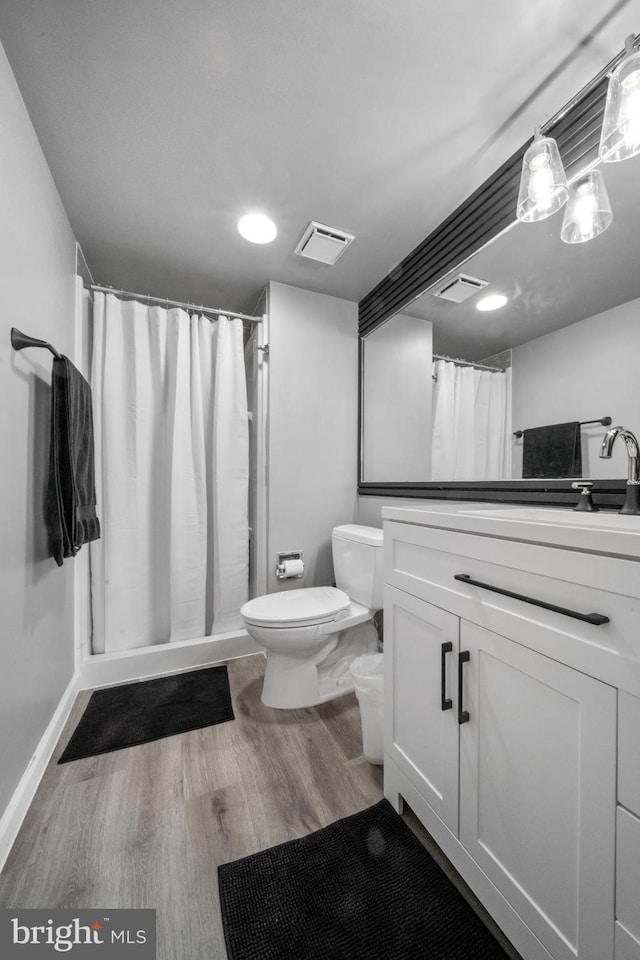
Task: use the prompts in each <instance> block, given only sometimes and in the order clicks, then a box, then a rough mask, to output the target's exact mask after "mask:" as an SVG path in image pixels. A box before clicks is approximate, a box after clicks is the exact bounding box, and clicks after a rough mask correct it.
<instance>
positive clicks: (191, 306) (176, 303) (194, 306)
mask: <svg viewBox="0 0 640 960" xmlns="http://www.w3.org/2000/svg"><path fill="white" fill-rule="evenodd" d="M86 289H88V290H95V291H96V292H97V293H112V294H113V295H114V296H116V297H117V296H121V297H132V298H133V299H134V300H146V301H147V303H149V302H150V301H151V300H153V302H154V303H164V304H166V305H167V306H169V305H171V306H172V307H185V308H186V309H187V310H200V312H201V313H215V314H218V315H220V316H224V317H233V318H234V319H237V320H247V321H248V322H249V323H259V322H260V321H261V320H262V317H251V316H249V315H248V314H246V313H238V312H237V311H236V310H218V309H217V308H215V307H203V306H202V304H201V303H193V302H191V301H190V302H189V303H183V302H182V301H181V300H170V299H169V298H168V297H151V296H149V294H147V293H131V292H130V291H129V290H120V289H117V288H116V287H101V286H100V284H97V283H90V284H87V286H86Z"/></svg>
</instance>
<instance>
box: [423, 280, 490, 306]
mask: <svg viewBox="0 0 640 960" xmlns="http://www.w3.org/2000/svg"><path fill="white" fill-rule="evenodd" d="M488 284H489V281H488V280H478V278H477V277H468V276H466V275H465V274H464V273H458V274H457V275H456V276H455V277H450V278H449V280H447V282H446V283H445V285H444V286H443V287H440V289H439V290H436V291H435V293H434V294H433V295H434V297H440V299H441V300H451V301H452V302H453V303H463V302H464V301H465V300H468V299H469V297H472V296H473V295H474V293H478V292H479V291H480V290H483V289H484V287H486V286H488Z"/></svg>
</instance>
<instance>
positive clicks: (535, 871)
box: [460, 620, 616, 960]
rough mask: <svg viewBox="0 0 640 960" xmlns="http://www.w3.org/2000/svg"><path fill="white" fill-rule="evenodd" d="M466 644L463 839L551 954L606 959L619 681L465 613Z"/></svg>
mask: <svg viewBox="0 0 640 960" xmlns="http://www.w3.org/2000/svg"><path fill="white" fill-rule="evenodd" d="M460 649H461V651H467V650H468V651H469V660H468V662H466V663H465V664H464V674H463V687H462V689H463V699H464V709H465V710H468V712H469V720H468V722H466V723H464V724H463V725H462V726H461V728H460V798H461V799H460V841H461V843H462V844H463V845H464V847H465V848H466V850H467V851H468V852H469V853H470V854H471V856H472V857H473V858H474V860H475V861H476V863H478V865H479V866H480V867H481V868H482V870H483V871H484V872H485V873H486V874H487V875H488V876H489V878H490V879H491V880H492V881H493V882H494V884H495V885H496V886H497V887H498V889H499V890H500V891H501V893H502V894H503V895H504V896H505V898H506V899H507V900H508V901H509V903H511V905H512V906H513V907H514V908H515V909H516V911H517V913H518V914H519V915H520V916H521V917H522V919H523V920H524V921H525V923H527V925H528V926H529V928H530V929H531V930H532V931H533V933H534V934H536V936H537V937H538V938H539V940H540V941H541V942H542V943H543V945H544V946H545V947H546V948H547V949H548V950H549V952H550V953H551V955H552V956H553V957H554V958H555V960H569V958H571V960H576V958H579V960H607V958H611V957H612V956H613V932H614V908H613V901H614V831H615V815H614V812H615V756H616V747H615V745H616V691H615V689H614V688H613V687H610V686H609V685H607V684H605V683H602V682H600V681H598V680H595V679H593V678H592V677H589V676H587V675H586V674H583V673H580V672H579V671H577V670H573V669H571V668H569V667H567V666H565V665H563V664H560V663H558V662H557V661H555V660H552V659H550V658H549V657H546V656H543V655H542V654H539V653H536V652H535V651H533V650H530V649H528V648H526V647H523V646H521V645H520V644H518V643H515V642H512V641H511V640H508V639H506V638H505V637H502V636H498V635H497V634H495V633H492V632H491V631H489V630H486V629H484V628H482V627H479V626H477V625H476V624H472V623H469V622H467V621H465V620H463V621H461V628H460Z"/></svg>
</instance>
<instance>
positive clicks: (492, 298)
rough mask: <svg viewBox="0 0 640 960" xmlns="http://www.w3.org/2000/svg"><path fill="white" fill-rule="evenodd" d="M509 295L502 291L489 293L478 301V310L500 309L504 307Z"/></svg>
mask: <svg viewBox="0 0 640 960" xmlns="http://www.w3.org/2000/svg"><path fill="white" fill-rule="evenodd" d="M506 302H507V297H505V296H504V294H502V293H489V294H488V295H487V296H486V297H483V298H482V300H478V302H477V303H476V310H499V309H500V307H504V305H505V303H506Z"/></svg>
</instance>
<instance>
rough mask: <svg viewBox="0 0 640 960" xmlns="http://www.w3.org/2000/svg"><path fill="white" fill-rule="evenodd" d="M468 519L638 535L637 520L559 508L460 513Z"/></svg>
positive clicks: (613, 514)
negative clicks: (540, 524) (539, 524)
mask: <svg viewBox="0 0 640 960" xmlns="http://www.w3.org/2000/svg"><path fill="white" fill-rule="evenodd" d="M460 512H461V513H464V514H465V515H467V516H471V517H479V518H482V517H487V518H492V519H495V520H509V521H512V522H513V521H515V522H520V523H545V524H546V523H549V524H553V525H554V526H557V527H567V526H569V527H580V528H582V529H583V530H602V531H605V530H611V531H614V532H616V533H626V532H628V533H635V534H638V533H640V516H633V514H620V513H609V512H604V511H603V512H597V513H587V512H585V513H582V512H579V511H576V510H567V509H563V508H561V507H523V508H520V507H501V508H499V509H495V510H494V509H488V510H461V511H460Z"/></svg>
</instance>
